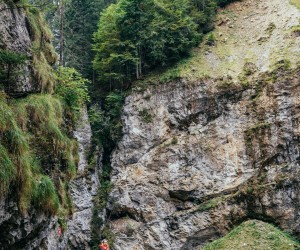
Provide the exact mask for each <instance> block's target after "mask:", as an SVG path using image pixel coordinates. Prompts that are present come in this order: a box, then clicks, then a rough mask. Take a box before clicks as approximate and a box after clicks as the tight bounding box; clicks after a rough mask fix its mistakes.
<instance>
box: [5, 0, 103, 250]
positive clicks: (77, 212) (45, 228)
mask: <svg viewBox="0 0 300 250" xmlns="http://www.w3.org/2000/svg"><path fill="white" fill-rule="evenodd" d="M15 2H16V1H15ZM31 14H32V13H31ZM38 15H39V13H38V11H37V12H34V13H33V14H32V19H34V18H36V19H37V22H41V21H42V19H40V20H39V19H38V18H39V17H40V16H38ZM43 25H44V23H37V25H36V26H35V29H39V28H44V29H46V28H45V27H42V26H43ZM39 26H41V27H39ZM34 32H35V30H33V27H32V26H31V25H30V23H29V17H28V13H27V14H26V13H25V11H24V9H23V8H16V6H14V5H13V6H8V5H6V4H4V3H1V4H0V50H5V51H11V52H18V53H22V54H24V55H27V57H28V60H27V62H26V63H25V64H22V65H19V66H18V68H17V69H16V71H18V72H19V74H16V75H15V78H14V81H11V82H10V85H9V88H8V89H5V91H6V94H8V95H10V96H12V97H16V96H17V97H19V96H24V95H29V94H30V93H39V92H41V91H42V90H43V84H45V83H46V84H48V82H50V80H51V77H49V76H48V75H50V74H51V73H52V67H51V64H53V63H54V62H55V55H54V54H51V53H50V52H51V51H50V49H51V48H52V46H50V45H49V43H50V40H49V37H48V38H46V37H45V36H46V35H45V32H46V31H45V30H38V32H37V34H34ZM39 36H42V37H39ZM37 38H38V41H37V42H36V43H35V45H34V39H37ZM46 45H49V46H46ZM32 46H36V47H38V48H39V49H38V52H36V54H35V55H33V49H32ZM43 46H44V47H46V48H48V50H45V49H44V48H43ZM49 48H50V49H49ZM43 49H44V50H43ZM42 53H43V54H42ZM41 63H42V64H43V65H41ZM0 67H2V65H0ZM40 67H44V68H43V70H44V71H43V72H41V71H40ZM2 69H3V68H1V70H2ZM43 81H44V82H43ZM1 83H2V82H1ZM51 84H52V85H53V84H54V83H53V82H52V83H51ZM49 85H50V83H49ZM44 87H45V86H44ZM48 87H49V86H48ZM44 90H45V91H46V90H47V91H48V90H51V88H50V87H49V88H48V89H47V88H45V89H44ZM47 91H46V92H47ZM50 92H51V91H50ZM1 93H2V92H1ZM33 126H34V125H33ZM73 132H74V133H73V135H71V136H73V137H74V138H76V139H77V141H78V146H79V166H78V170H77V176H76V178H75V179H74V180H73V181H71V183H69V186H70V194H71V196H72V199H73V203H74V213H73V214H72V215H70V216H69V217H67V218H66V224H67V226H66V229H65V231H64V232H63V234H62V235H61V236H60V235H59V233H58V230H59V228H60V227H61V226H60V223H59V222H60V218H59V217H58V216H51V215H48V214H45V213H43V212H41V211H37V210H35V209H34V208H31V209H30V211H28V212H27V213H26V214H22V213H21V212H20V208H19V206H18V194H17V193H16V192H8V195H6V196H4V195H3V194H1V195H0V196H1V197H0V235H1V237H0V249H3V250H6V249H9V250H12V249H49V250H58V249H89V241H90V238H91V220H92V215H93V212H92V209H93V196H95V195H96V192H97V189H98V186H99V180H98V174H99V173H98V172H99V168H100V167H101V166H100V165H99V164H97V166H94V165H93V166H88V163H87V154H88V152H89V150H90V144H91V127H90V124H89V121H88V117H87V111H86V110H84V112H83V115H82V119H81V122H79V124H78V125H77V128H76V130H75V131H73ZM70 133H72V131H70ZM1 138H2V137H1ZM0 143H2V142H0ZM49 164H50V165H51V163H49ZM0 167H1V166H0ZM42 167H44V168H46V167H45V166H42ZM50 167H51V166H50ZM51 177H52V176H51ZM57 179H58V177H57ZM15 185H16V184H15ZM11 190H16V188H15V187H11Z"/></svg>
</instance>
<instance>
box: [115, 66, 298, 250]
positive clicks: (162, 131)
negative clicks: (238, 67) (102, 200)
mask: <svg viewBox="0 0 300 250" xmlns="http://www.w3.org/2000/svg"><path fill="white" fill-rule="evenodd" d="M299 75H300V74H299V70H294V71H293V70H291V71H284V70H278V71H277V72H275V73H274V74H273V76H274V82H272V83H269V82H268V81H269V80H268V79H269V78H268V76H266V75H261V76H260V77H258V78H256V79H254V80H253V82H252V84H250V86H248V87H247V88H244V87H242V86H241V85H240V84H239V83H237V84H233V85H231V86H230V87H227V88H225V89H224V86H223V85H222V81H223V80H220V79H203V80H199V81H197V82H189V81H186V80H180V81H175V82H172V83H168V84H166V85H163V86H157V87H154V88H152V89H148V90H147V91H145V92H144V93H133V94H132V95H130V96H129V97H128V98H127V99H126V104H125V108H124V115H123V122H124V129H123V132H124V136H123V139H122V140H121V142H120V143H119V145H118V148H117V150H116V151H115V152H114V154H113V157H112V166H113V174H112V182H113V185H114V189H113V191H112V193H111V195H110V207H109V209H110V210H111V213H112V218H113V220H112V222H111V228H112V230H113V231H114V232H115V233H116V237H117V238H116V243H115V249H120V250H121V249H122V250H123V249H128V250H129V249H166V250H167V249H197V247H200V246H201V245H203V244H204V243H206V242H207V241H209V240H212V239H214V238H217V237H219V236H221V235H223V234H225V233H226V232H227V231H228V230H229V229H230V228H232V226H233V225H235V224H238V223H239V222H240V221H242V220H244V219H246V218H257V219H263V220H270V221H272V222H274V223H276V224H278V225H280V226H281V227H282V228H283V229H285V230H290V231H292V232H293V233H294V234H299V225H298V220H299V214H300V209H299V206H298V205H297V204H298V203H299V201H300V196H299V190H298V187H299V186H298V185H299V180H300V176H299V171H298V168H299V156H300V155H299V152H300V151H299V150H300V148H299V132H300V127H299V117H300V113H299V112H300V110H299V104H300V99H299V94H298V93H299V91H300V77H299ZM257 86H259V87H257ZM146 113H147V117H148V119H145V117H144V116H145V114H146ZM149 117H151V119H149Z"/></svg>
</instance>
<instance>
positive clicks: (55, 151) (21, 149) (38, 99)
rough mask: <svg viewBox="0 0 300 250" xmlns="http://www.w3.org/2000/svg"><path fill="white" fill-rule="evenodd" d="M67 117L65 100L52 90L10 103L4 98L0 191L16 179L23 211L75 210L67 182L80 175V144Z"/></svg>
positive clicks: (0, 100)
mask: <svg viewBox="0 0 300 250" xmlns="http://www.w3.org/2000/svg"><path fill="white" fill-rule="evenodd" d="M64 117H65V109H64V106H63V104H62V102H61V101H60V100H59V99H57V98H55V97H54V96H51V95H49V94H39V95H31V96H28V97H26V98H23V99H18V100H14V101H11V103H9V104H8V103H7V101H6V98H0V141H1V144H0V165H1V168H0V191H1V193H2V194H6V193H7V192H8V191H9V188H10V186H11V184H13V183H14V185H13V186H14V187H16V188H17V190H16V191H17V194H18V203H19V209H20V211H21V212H22V213H23V214H26V213H27V212H28V210H29V209H30V207H31V206H32V205H34V206H35V207H37V208H38V209H40V210H43V211H44V212H47V213H49V214H59V215H60V217H63V216H66V215H67V214H69V213H70V211H72V202H71V201H70V198H69V197H68V192H67V191H66V189H67V185H66V184H62V183H66V182H68V181H69V180H70V179H71V178H73V177H74V176H75V175H76V166H77V164H78V160H79V159H78V145H77V141H76V140H75V139H72V138H70V128H69V127H68V126H66V122H65V119H64ZM49 158H50V159H55V166H53V165H51V164H50V166H49V163H48V162H47V161H48V159H49ZM49 167H50V168H49ZM49 171H51V176H53V178H54V179H57V178H60V179H61V180H62V181H61V182H57V183H56V185H55V183H54V182H53V181H52V179H51V178H50V177H49V176H46V175H45V174H46V173H49ZM58 194H59V195H58Z"/></svg>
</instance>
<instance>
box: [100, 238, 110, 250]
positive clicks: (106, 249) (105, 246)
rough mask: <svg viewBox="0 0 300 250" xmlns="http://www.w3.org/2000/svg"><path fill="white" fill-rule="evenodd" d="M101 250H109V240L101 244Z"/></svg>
mask: <svg viewBox="0 0 300 250" xmlns="http://www.w3.org/2000/svg"><path fill="white" fill-rule="evenodd" d="M99 250H109V245H108V243H107V240H105V239H104V240H102V241H101V244H100V245H99Z"/></svg>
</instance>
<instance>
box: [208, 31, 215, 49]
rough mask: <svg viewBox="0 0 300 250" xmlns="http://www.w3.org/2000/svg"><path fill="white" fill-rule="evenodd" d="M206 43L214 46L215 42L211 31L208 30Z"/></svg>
mask: <svg viewBox="0 0 300 250" xmlns="http://www.w3.org/2000/svg"><path fill="white" fill-rule="evenodd" d="M206 44H207V45H209V46H214V45H215V44H216V37H215V35H214V33H213V32H210V33H209V34H208V36H207V39H206Z"/></svg>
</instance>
